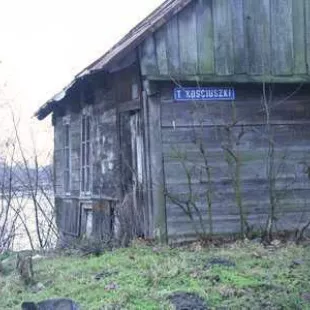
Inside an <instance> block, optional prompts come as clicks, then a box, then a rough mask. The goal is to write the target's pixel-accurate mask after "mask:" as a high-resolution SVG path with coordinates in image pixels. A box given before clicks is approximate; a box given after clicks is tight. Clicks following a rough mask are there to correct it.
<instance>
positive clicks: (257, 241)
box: [251, 238, 263, 244]
mask: <svg viewBox="0 0 310 310" xmlns="http://www.w3.org/2000/svg"><path fill="white" fill-rule="evenodd" d="M251 242H252V243H255V244H261V243H262V242H263V239H262V238H255V239H252V240H251Z"/></svg>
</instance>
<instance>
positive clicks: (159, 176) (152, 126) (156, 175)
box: [144, 81, 167, 243]
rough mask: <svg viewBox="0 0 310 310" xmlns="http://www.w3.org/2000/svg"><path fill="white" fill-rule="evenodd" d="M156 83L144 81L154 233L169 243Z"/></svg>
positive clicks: (159, 104)
mask: <svg viewBox="0 0 310 310" xmlns="http://www.w3.org/2000/svg"><path fill="white" fill-rule="evenodd" d="M154 88H155V83H150V82H149V81H145V82H144V89H145V91H146V93H147V106H148V125H149V153H148V154H147V156H149V159H150V180H151V188H150V193H151V197H152V209H153V222H154V227H155V229H154V230H155V232H154V235H155V237H156V239H158V241H160V242H161V243H167V217H166V201H165V183H164V167H163V152H162V137H161V102H160V97H159V95H158V93H157V91H156V88H155V89H154Z"/></svg>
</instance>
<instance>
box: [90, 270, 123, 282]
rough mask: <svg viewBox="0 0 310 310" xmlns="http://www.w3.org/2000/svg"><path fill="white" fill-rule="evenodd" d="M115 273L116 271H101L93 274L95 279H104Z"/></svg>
mask: <svg viewBox="0 0 310 310" xmlns="http://www.w3.org/2000/svg"><path fill="white" fill-rule="evenodd" d="M115 275H118V271H105V270H104V271H102V272H100V273H98V274H96V275H95V280H98V281H99V280H102V279H106V278H108V277H111V276H115Z"/></svg>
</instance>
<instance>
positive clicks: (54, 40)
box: [0, 0, 163, 152]
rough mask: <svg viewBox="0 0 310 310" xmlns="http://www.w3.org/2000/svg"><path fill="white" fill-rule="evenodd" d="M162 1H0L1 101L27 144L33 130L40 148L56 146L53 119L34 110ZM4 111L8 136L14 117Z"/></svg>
mask: <svg viewBox="0 0 310 310" xmlns="http://www.w3.org/2000/svg"><path fill="white" fill-rule="evenodd" d="M162 2H163V0H130V1H129V0H87V1H86V0H26V1H25V0H0V61H1V63H0V105H2V106H3V104H10V105H11V106H12V107H13V108H14V111H15V114H16V115H17V116H18V117H19V118H20V119H21V122H20V124H21V127H22V130H21V132H22V137H23V140H24V142H25V144H26V145H27V146H29V145H30V141H31V139H30V131H31V130H32V131H33V137H34V140H35V141H36V144H37V148H38V150H39V151H40V152H43V151H45V150H49V149H51V147H52V139H53V137H52V134H51V133H52V130H51V126H50V119H48V120H47V121H43V122H38V121H37V120H36V119H31V116H32V115H33V113H34V112H35V111H36V110H37V109H38V108H39V107H40V106H41V105H42V104H44V103H45V101H47V100H48V99H50V97H52V96H53V95H54V94H55V93H57V92H59V91H60V90H61V89H62V88H63V87H64V86H66V84H68V83H69V82H70V81H71V80H72V78H73V77H74V75H75V74H76V73H78V72H79V71H81V70H82V69H83V68H84V67H86V66H87V65H88V64H90V63H91V62H92V61H94V60H95V59H97V58H99V57H100V56H101V55H102V54H104V53H105V52H106V51H107V50H108V49H109V48H110V47H111V46H112V45H114V44H115V43H116V42H117V41H118V40H119V39H121V37H122V36H123V35H125V34H126V33H127V32H128V31H129V30H130V29H131V28H132V27H134V26H135V25H136V24H137V23H138V22H139V21H141V20H142V19H143V18H144V17H146V15H147V14H149V13H150V12H151V11H152V10H154V9H155V8H156V7H157V6H158V5H160V4H161V3H162ZM0 111H1V115H0V130H1V132H2V137H3V136H4V134H3V133H4V132H5V130H9V128H10V121H9V118H8V117H7V116H6V115H7V114H6V113H5V112H4V109H3V108H2V109H1V110H0ZM4 128H5V129H4ZM31 128H32V129H31Z"/></svg>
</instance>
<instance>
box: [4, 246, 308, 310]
mask: <svg viewBox="0 0 310 310" xmlns="http://www.w3.org/2000/svg"><path fill="white" fill-rule="evenodd" d="M213 258H225V259H228V260H230V261H232V262H234V263H235V267H229V266H228V267H225V266H221V265H213V266H209V265H208V262H209V261H210V260H211V259H213ZM294 260H301V261H300V262H299V264H295V265H294V266H292V262H293V261H294ZM206 265H207V267H206ZM11 267H12V266H7V270H6V273H5V275H4V276H2V277H1V276H0V305H1V306H0V308H1V309H2V310H6V309H10V310H12V309H20V304H21V302H22V301H40V300H43V299H47V298H53V297H68V298H72V299H74V300H75V301H77V302H78V303H80V305H81V306H82V307H83V308H82V309H87V310H98V309H109V308H108V307H106V308H104V306H106V305H109V304H110V305H112V304H118V305H120V309H143V310H144V309H145V310H148V309H149V310H151V309H172V308H171V306H170V305H169V304H168V302H167V297H168V296H169V295H170V294H171V293H173V292H178V291H185V292H194V293H197V294H199V295H200V296H201V297H202V298H204V299H205V300H206V304H207V305H208V307H209V308H210V309H253V310H254V309H310V301H308V302H307V301H306V298H305V296H306V295H305V294H306V293H310V247H306V246H304V247H302V246H299V247H297V246H295V245H293V244H291V245H285V246H283V247H280V248H272V249H267V248H264V247H262V246H260V245H256V244H253V243H250V242H248V243H236V244H233V245H227V246H223V247H221V248H206V249H204V248H201V247H199V246H198V247H196V248H195V247H194V246H191V247H187V248H174V249H171V248H168V247H167V248H155V249H154V248H152V247H149V246H146V245H144V244H141V243H138V242H136V243H135V244H134V245H133V246H132V247H131V248H128V249H119V250H116V251H114V252H108V253H106V254H103V255H102V256H100V257H87V258H85V257H84V258H80V257H65V256H59V257H53V258H45V259H42V260H40V261H35V263H34V271H35V277H36V281H38V282H40V283H42V284H44V287H45V288H44V289H42V290H41V291H39V292H37V293H35V292H34V291H33V288H31V287H25V286H24V285H23V284H22V283H21V281H20V279H19V278H18V276H17V275H16V274H15V272H14V271H13V269H12V268H11ZM101 272H104V273H106V275H107V277H106V278H103V279H100V280H96V279H95V275H96V274H98V273H101ZM109 273H110V275H109ZM111 309H112V308H111Z"/></svg>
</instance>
